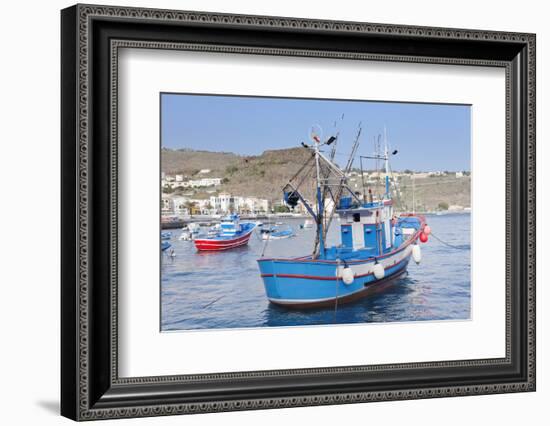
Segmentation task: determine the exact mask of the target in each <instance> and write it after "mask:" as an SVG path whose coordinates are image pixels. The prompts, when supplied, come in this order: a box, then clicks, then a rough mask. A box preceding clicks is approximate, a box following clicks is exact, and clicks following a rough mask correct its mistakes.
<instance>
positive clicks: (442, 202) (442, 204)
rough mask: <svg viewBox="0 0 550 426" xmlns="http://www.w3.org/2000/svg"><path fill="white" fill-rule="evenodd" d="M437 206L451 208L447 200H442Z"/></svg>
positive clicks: (445, 208) (442, 208)
mask: <svg viewBox="0 0 550 426" xmlns="http://www.w3.org/2000/svg"><path fill="white" fill-rule="evenodd" d="M437 208H438V209H439V210H449V203H447V202H445V201H441V202H440V203H439V204H438V205H437Z"/></svg>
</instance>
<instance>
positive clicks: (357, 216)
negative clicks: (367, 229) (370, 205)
mask: <svg viewBox="0 0 550 426" xmlns="http://www.w3.org/2000/svg"><path fill="white" fill-rule="evenodd" d="M353 221H354V222H361V215H360V214H359V213H353Z"/></svg>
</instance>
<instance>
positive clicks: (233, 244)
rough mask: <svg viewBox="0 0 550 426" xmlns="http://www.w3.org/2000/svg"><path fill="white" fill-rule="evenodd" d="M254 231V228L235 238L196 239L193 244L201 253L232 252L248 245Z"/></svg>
mask: <svg viewBox="0 0 550 426" xmlns="http://www.w3.org/2000/svg"><path fill="white" fill-rule="evenodd" d="M253 230H254V227H252V229H250V230H248V231H247V232H245V233H243V234H242V235H238V236H235V238H196V239H195V240H194V241H193V242H194V243H195V247H196V248H197V250H199V251H224V250H231V249H234V248H237V247H242V246H245V245H247V244H248V241H249V240H250V236H251V235H252V231H253Z"/></svg>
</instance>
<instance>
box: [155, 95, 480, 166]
mask: <svg viewBox="0 0 550 426" xmlns="http://www.w3.org/2000/svg"><path fill="white" fill-rule="evenodd" d="M342 115H343V116H344V118H343V119H342ZM470 121H471V117H470V106H467V105H446V104H416V103H395V102H371V101H359V102H358V101H338V100H321V99H313V100H312V99H292V98H262V97H240V96H215V95H186V94H167V93H164V94H161V126H162V128H161V131H162V141H161V144H162V147H164V148H172V149H179V148H191V149H198V150H207V151H228V152H234V153H236V154H241V155H257V154H261V153H262V152H263V151H265V150H269V149H281V148H291V147H297V146H299V145H300V142H302V141H303V142H306V143H307V142H309V140H308V133H309V131H310V129H311V127H312V126H313V125H318V126H320V127H321V128H322V129H323V138H324V139H327V138H328V137H329V136H331V135H333V134H335V133H336V132H337V131H339V132H340V134H339V138H338V150H337V152H338V156H337V157H336V160H337V161H339V162H340V163H344V162H345V159H346V155H347V154H348V153H349V151H350V150H351V145H352V143H353V140H354V139H355V135H356V133H357V129H358V125H359V123H360V122H361V123H362V129H363V130H362V133H361V138H360V141H361V143H360V147H359V154H361V155H369V154H372V153H373V151H374V142H373V141H374V139H375V138H376V137H377V136H378V135H379V134H383V132H384V127H385V128H386V132H387V139H388V143H389V145H390V147H391V149H397V150H398V151H399V153H398V154H397V155H396V156H394V157H393V158H392V162H391V164H392V168H393V169H394V170H404V169H411V170H425V171H432V170H434V171H435V170H450V171H456V170H470V138H471V136H470ZM335 122H336V124H337V126H336V127H335V126H334V125H335ZM356 165H357V166H358V161H356ZM369 166H371V167H372V165H371V164H369Z"/></svg>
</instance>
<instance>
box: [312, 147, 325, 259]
mask: <svg viewBox="0 0 550 426" xmlns="http://www.w3.org/2000/svg"><path fill="white" fill-rule="evenodd" d="M313 141H314V146H315V151H314V152H315V168H316V172H317V234H318V238H319V253H314V256H315V257H316V256H317V255H318V254H320V253H323V254H324V253H325V241H324V238H323V234H324V232H323V220H324V219H323V208H324V200H323V197H322V196H321V167H320V164H319V155H320V153H319V144H320V143H321V139H320V138H319V137H314V138H313Z"/></svg>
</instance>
